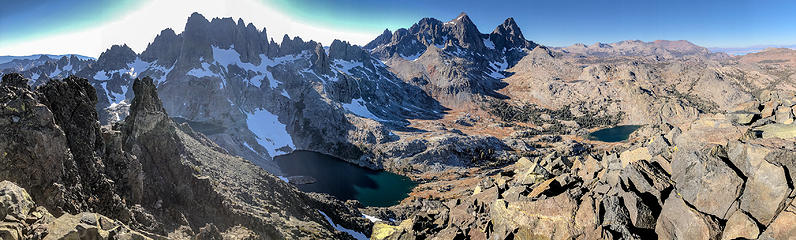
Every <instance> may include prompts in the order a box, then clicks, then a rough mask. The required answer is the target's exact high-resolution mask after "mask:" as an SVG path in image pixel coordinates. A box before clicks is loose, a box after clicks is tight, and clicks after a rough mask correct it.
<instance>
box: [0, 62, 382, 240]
mask: <svg viewBox="0 0 796 240" xmlns="http://www.w3.org/2000/svg"><path fill="white" fill-rule="evenodd" d="M27 81H28V80H27V79H25V78H23V77H22V76H20V75H18V74H7V75H5V76H3V80H2V82H1V83H0V111H1V112H0V129H2V131H0V141H2V144H0V154H2V155H0V162H1V163H2V164H0V166H2V167H0V179H2V180H4V182H3V183H2V184H0V185H2V190H0V200H2V209H0V213H2V214H3V216H5V218H4V220H2V221H3V223H0V234H4V235H3V239H41V238H44V239H61V237H67V239H68V237H69V236H81V239H84V238H90V239H95V238H106V237H110V238H121V239H125V238H127V237H131V238H132V239H142V238H143V239H147V238H155V239H162V238H174V239H186V238H192V237H197V238H199V239H205V238H204V237H203V236H207V235H208V234H210V235H224V236H226V237H225V238H227V239H230V237H231V238H232V239H235V238H249V239H252V238H253V239H297V238H311V239H317V238H323V239H330V238H348V237H349V235H346V234H344V233H342V232H339V231H335V230H334V228H333V226H332V225H331V224H330V222H329V221H327V220H326V219H325V217H324V215H322V214H321V212H319V211H323V212H325V213H326V215H327V216H331V218H332V219H334V221H336V222H337V223H338V224H341V225H345V226H348V228H349V229H358V230H359V231H362V232H368V230H369V226H370V225H368V224H370V222H368V221H367V220H364V218H362V217H361V214H358V212H357V211H356V209H355V208H349V207H346V205H344V204H343V203H341V202H339V201H338V200H334V199H328V198H327V197H324V196H317V195H313V196H314V197H311V196H309V195H306V194H304V193H301V192H299V191H297V190H296V189H295V187H293V186H291V185H289V184H288V183H286V182H284V181H282V180H279V179H278V178H276V177H275V176H273V175H271V174H269V173H267V172H266V171H265V170H263V169H262V168H259V167H257V166H255V165H253V164H252V163H250V162H249V161H247V160H244V159H242V158H239V157H234V156H231V155H229V154H227V153H226V151H225V150H223V149H222V148H220V147H219V146H218V145H216V144H214V143H213V142H212V141H211V140H209V139H208V138H206V137H204V136H203V135H202V134H200V133H197V132H196V131H194V130H192V129H191V128H190V126H188V125H187V124H182V125H177V124H175V123H174V122H173V121H172V120H171V119H170V118H169V117H168V114H166V113H165V111H164V109H163V106H162V104H161V102H160V99H159V98H158V96H157V92H156V88H155V85H154V84H153V83H152V80H151V79H150V78H145V79H143V80H139V79H136V80H135V81H134V84H133V88H132V90H133V91H134V92H135V93H136V97H135V98H134V99H133V101H132V103H131V107H130V115H129V117H128V118H127V119H126V120H125V121H124V122H120V123H117V124H114V125H113V126H103V127H100V125H99V122H98V119H97V113H96V111H95V110H94V107H93V105H94V104H96V101H97V100H96V95H95V94H94V89H93V88H92V87H91V85H89V84H88V81H87V80H86V79H82V78H77V77H69V78H66V79H63V80H52V81H49V82H47V83H45V84H43V85H41V86H39V87H37V88H36V89H35V90H31V89H30V87H29V86H28V84H27ZM23 188H24V189H23ZM25 189H27V191H26V190H25ZM317 207H323V208H317ZM342 216H349V217H345V218H344V217H342ZM351 216H354V217H351ZM130 229H134V230H135V231H132V230H130Z"/></svg>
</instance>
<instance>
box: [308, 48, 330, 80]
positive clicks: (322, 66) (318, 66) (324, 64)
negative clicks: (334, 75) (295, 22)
mask: <svg viewBox="0 0 796 240" xmlns="http://www.w3.org/2000/svg"><path fill="white" fill-rule="evenodd" d="M329 64H330V63H329V57H328V56H326V51H325V50H324V49H323V45H321V44H320V43H318V44H317V45H315V51H314V52H313V55H312V69H313V70H315V72H317V73H320V74H329V73H331V68H330V67H329Z"/></svg>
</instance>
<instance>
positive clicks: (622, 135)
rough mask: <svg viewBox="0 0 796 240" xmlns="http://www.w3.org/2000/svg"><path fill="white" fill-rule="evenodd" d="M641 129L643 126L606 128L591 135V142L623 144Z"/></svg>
mask: <svg viewBox="0 0 796 240" xmlns="http://www.w3.org/2000/svg"><path fill="white" fill-rule="evenodd" d="M639 128H641V125H621V126H616V127H612V128H605V129H600V130H597V131H594V132H592V133H589V135H588V136H587V138H588V139H589V140H596V141H601V142H621V141H625V140H627V139H628V138H629V137H630V134H631V133H633V132H635V131H636V130H638V129H639Z"/></svg>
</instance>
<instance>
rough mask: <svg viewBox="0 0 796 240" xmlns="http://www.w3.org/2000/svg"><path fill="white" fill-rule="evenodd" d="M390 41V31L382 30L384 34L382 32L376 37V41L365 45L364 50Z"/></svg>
mask: <svg viewBox="0 0 796 240" xmlns="http://www.w3.org/2000/svg"><path fill="white" fill-rule="evenodd" d="M391 39H392V32H390V29H384V32H382V33H381V35H379V36H378V37H376V39H373V41H370V42H369V43H368V44H365V46H364V48H365V49H374V48H376V47H378V46H379V45H382V44H387V43H389V42H390V40H391Z"/></svg>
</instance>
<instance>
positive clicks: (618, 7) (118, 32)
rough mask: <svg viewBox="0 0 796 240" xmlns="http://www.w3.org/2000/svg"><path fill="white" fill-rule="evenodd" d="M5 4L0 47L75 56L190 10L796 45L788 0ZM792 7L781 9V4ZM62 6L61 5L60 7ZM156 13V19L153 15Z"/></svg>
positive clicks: (585, 38) (551, 42) (362, 31)
mask: <svg viewBox="0 0 796 240" xmlns="http://www.w3.org/2000/svg"><path fill="white" fill-rule="evenodd" d="M17 4H23V3H21V2H10V3H8V4H7V5H10V6H7V7H6V8H3V9H0V55H4V56H5V55H13V56H24V55H33V54H79V55H84V56H90V57H97V56H99V54H100V53H101V52H103V51H104V50H105V49H107V48H109V47H110V46H112V45H115V44H127V45H128V46H130V47H131V48H132V49H133V50H134V51H136V52H141V51H143V50H144V48H146V46H147V44H148V43H150V42H151V41H152V40H153V39H154V37H155V36H156V35H157V34H158V33H160V31H161V30H163V29H166V28H171V29H174V30H175V32H178V33H179V32H181V31H182V29H183V28H184V25H185V22H186V20H187V18H188V16H190V14H191V13H193V12H199V13H201V14H202V15H204V16H205V17H206V18H208V19H211V18H216V17H232V18H233V19H235V20H237V19H239V18H240V19H243V20H244V21H245V22H247V23H253V24H254V25H255V26H256V27H257V28H258V29H263V28H266V29H267V32H268V34H269V36H270V37H272V38H274V39H276V40H277V41H278V40H279V39H280V38H281V36H282V35H284V34H288V35H289V36H291V37H292V36H299V37H301V38H303V39H305V40H315V41H318V42H321V43H322V44H323V45H329V44H330V43H331V41H332V40H334V39H340V40H344V41H349V42H351V43H353V44H358V45H364V44H366V43H367V42H369V41H370V40H372V39H373V38H375V37H376V36H378V35H379V34H381V32H382V31H383V30H384V29H390V30H392V31H394V30H396V29H398V28H409V27H411V26H412V24H414V23H416V22H417V21H419V20H420V19H422V18H424V17H431V18H436V19H439V20H441V21H448V20H450V19H453V18H455V17H456V16H457V15H458V14H459V13H461V12H466V13H467V14H468V15H469V16H470V18H471V19H472V20H473V22H474V23H475V24H476V26H477V27H478V28H479V31H481V32H482V33H489V32H491V31H492V30H493V29H494V27H495V26H497V25H499V24H500V23H501V22H503V20H505V19H506V18H509V17H513V18H514V19H515V20H516V22H517V24H518V25H519V26H520V28H521V29H522V31H523V34H524V35H525V37H526V38H528V39H529V40H532V41H534V42H537V43H540V44H542V45H546V46H554V47H562V46H569V45H572V44H576V43H583V44H586V45H590V44H593V43H595V42H602V43H610V42H617V41H623V40H642V41H654V40H687V41H689V42H692V43H694V44H697V45H699V46H703V47H707V48H712V49H719V48H751V47H754V46H760V45H776V46H788V45H796V25H793V24H788V23H793V22H796V16H793V14H789V13H787V9H793V7H796V3H793V2H786V1H782V2H777V1H770V2H764V3H761V2H753V1H733V2H731V3H730V2H726V1H725V2H689V1H674V2H667V3H647V2H641V3H639V2H632V1H619V0H617V1H609V2H601V3H593V2H586V3H582V2H576V1H575V2H573V1H563V2H543V1H538V2H522V1H505V2H502V4H488V3H484V2H458V1H447V0H446V1H439V2H433V3H431V2H423V1H408V2H402V3H400V4H399V3H392V2H369V1H357V0H345V1H334V2H333V1H322V0H302V1H283V0H237V1H224V2H213V1H204V0H202V1H187V0H184V1H183V0H181V1H166V2H164V1H154V0H152V1H97V0H81V1H75V2H69V3H63V2H58V1H40V2H35V3H33V5H31V4H29V3H24V5H19V6H17ZM786 5H787V6H792V7H787V6H786ZM62 9H66V10H62ZM153 16H156V17H153Z"/></svg>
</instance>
